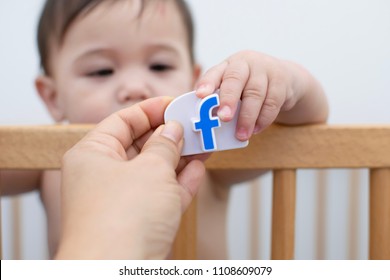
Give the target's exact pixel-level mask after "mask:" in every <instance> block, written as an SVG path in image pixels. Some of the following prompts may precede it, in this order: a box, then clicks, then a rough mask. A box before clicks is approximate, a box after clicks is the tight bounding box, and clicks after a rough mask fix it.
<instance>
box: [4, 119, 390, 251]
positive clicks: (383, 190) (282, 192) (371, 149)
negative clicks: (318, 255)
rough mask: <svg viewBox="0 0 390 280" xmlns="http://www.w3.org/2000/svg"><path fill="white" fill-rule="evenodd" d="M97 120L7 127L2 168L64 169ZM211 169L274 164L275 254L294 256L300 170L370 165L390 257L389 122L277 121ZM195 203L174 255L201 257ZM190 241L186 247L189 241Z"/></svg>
mask: <svg viewBox="0 0 390 280" xmlns="http://www.w3.org/2000/svg"><path fill="white" fill-rule="evenodd" d="M89 129H91V126H75V125H71V126H25V127H0V169H57V168H59V167H60V163H61V157H62V155H63V154H64V152H65V151H66V150H68V149H69V148H70V147H71V146H72V145H73V144H74V143H76V142H77V141H78V140H79V139H80V138H81V137H83V136H84V135H85V133H86V132H87V131H88V130H89ZM207 167H208V168H209V169H272V170H273V173H274V183H273V217H272V245H271V247H272V254H271V256H272V258H273V259H292V258H293V257H294V232H295V228H294V224H295V188H296V187H295V182H296V170H297V169H301V168H368V169H370V215H369V217H370V234H369V236H370V242H369V245H370V250H369V257H370V258H371V259H390V125H377V126H372V125H370V126H331V125H308V126H299V127H285V126H277V125H274V126H272V127H270V128H269V129H267V130H266V131H265V132H263V133H262V134H260V135H258V136H256V137H253V138H252V139H251V141H250V145H249V146H248V147H247V148H246V149H241V150H233V151H225V152H219V153H215V154H214V155H213V156H212V157H211V158H210V159H209V160H208V161H207ZM195 213H196V205H195V204H194V205H192V206H191V207H190V209H189V210H188V211H187V213H186V214H185V217H184V219H183V222H182V226H181V228H180V230H179V233H178V237H177V242H176V243H175V246H174V255H175V258H178V259H194V258H196V236H195V232H196V222H195V221H196V218H195ZM183 244H185V246H183Z"/></svg>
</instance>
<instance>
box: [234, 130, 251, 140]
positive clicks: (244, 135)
mask: <svg viewBox="0 0 390 280" xmlns="http://www.w3.org/2000/svg"><path fill="white" fill-rule="evenodd" d="M236 136H237V138H238V140H242V141H245V140H248V138H249V137H248V131H247V130H246V129H245V128H243V127H241V128H239V129H238V130H237V133H236Z"/></svg>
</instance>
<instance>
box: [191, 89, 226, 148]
mask: <svg viewBox="0 0 390 280" xmlns="http://www.w3.org/2000/svg"><path fill="white" fill-rule="evenodd" d="M216 106H219V96H218V94H212V95H209V96H207V97H205V98H204V99H202V101H201V103H200V105H199V109H198V110H199V120H193V121H192V122H193V129H194V131H200V132H201V134H202V145H203V147H202V148H203V151H205V152H207V151H214V150H216V149H217V145H216V143H215V136H214V129H213V128H214V127H220V126H221V123H220V121H219V118H218V117H213V116H212V110H213V108H214V107H216Z"/></svg>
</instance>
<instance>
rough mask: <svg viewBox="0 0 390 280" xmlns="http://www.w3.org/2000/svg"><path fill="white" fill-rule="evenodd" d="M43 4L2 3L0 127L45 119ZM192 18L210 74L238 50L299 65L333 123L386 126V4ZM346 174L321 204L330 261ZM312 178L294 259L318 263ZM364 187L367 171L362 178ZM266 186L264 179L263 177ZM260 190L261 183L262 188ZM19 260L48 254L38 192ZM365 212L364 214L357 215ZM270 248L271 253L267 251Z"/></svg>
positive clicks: (226, 6)
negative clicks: (38, 82) (40, 45)
mask: <svg viewBox="0 0 390 280" xmlns="http://www.w3.org/2000/svg"><path fill="white" fill-rule="evenodd" d="M42 2H43V1H42V0H29V1H21V0H15V1H6V0H0V63H1V66H0V124H1V125H4V124H42V123H51V120H50V118H49V116H48V114H47V113H46V111H45V108H44V107H43V105H42V104H41V102H40V101H39V99H38V97H37V95H36V93H35V90H34V87H33V79H34V76H35V75H36V74H37V73H38V69H39V67H38V58H37V50H36V45H35V30H36V24H37V17H38V14H39V11H40V8H41V5H42ZM188 2H189V3H190V6H191V7H192V9H193V13H194V17H195V22H196V28H197V32H196V35H197V36H196V37H197V38H196V53H197V58H198V60H199V61H200V63H201V64H202V65H203V66H204V69H207V68H209V67H211V66H213V65H214V64H216V63H218V62H220V61H221V60H223V59H224V58H226V57H227V56H229V55H231V54H233V53H234V52H236V51H239V50H242V49H254V50H258V51H262V52H265V53H268V54H271V55H273V56H277V57H280V58H285V59H289V60H293V61H296V62H299V63H300V64H302V65H304V66H305V67H306V68H308V69H309V70H310V71H311V72H312V73H313V74H314V75H315V76H316V77H317V78H318V79H319V80H320V81H321V83H322V84H323V86H324V88H325V90H326V92H327V95H328V97H329V103H330V108H331V114H330V119H329V122H330V123H332V124H335V123H337V124H339V123H343V124H345V123H346V124H355V123H365V124H369V123H389V122H390V111H389V109H388V107H389V105H390V94H389V91H390V90H389V89H390V2H389V1H386V0H370V1H369V0H366V1H352V0H340V1H335V0H333V1H325V0H317V1H309V0H295V1H287V0H273V1H271V0H268V1H267V0H257V1H254V0H240V1H237V0H236V1H233V0H213V1H207V0H197V1H195V0H190V1H188ZM348 174H349V173H347V172H345V171H343V170H341V171H332V172H330V174H329V181H330V184H329V186H328V188H327V190H326V192H325V196H326V197H324V199H325V198H326V199H325V200H326V205H327V211H326V228H327V231H326V234H327V238H326V240H325V243H326V244H325V246H326V248H327V249H326V252H325V254H324V255H322V257H325V258H330V259H343V258H351V256H350V255H349V254H348V245H347V244H348V234H349V232H348V229H347V227H346V224H348V221H349V219H350V218H349V216H347V214H343V213H345V210H346V209H347V205H348V203H349V200H348V196H349V190H348V188H346V187H343V185H345V184H347V183H348V178H349V177H348V176H349V175H348ZM315 176H316V175H315V173H314V172H311V171H302V172H300V173H299V177H298V198H297V236H296V257H297V258H303V259H309V258H316V257H318V255H316V234H317V235H318V233H317V232H316V230H315V228H316V205H315V203H316V196H317V195H318V193H317V191H316V189H315V188H313V187H312V185H313V182H314V181H315ZM360 176H361V178H362V179H363V181H365V180H366V179H367V174H366V172H364V171H363V172H361V174H360ZM263 181H264V184H265V185H267V184H268V183H269V181H270V176H266V177H265V179H264V180H263ZM262 185H263V183H262ZM359 190H360V191H359V202H361V204H360V205H361V207H360V210H359V216H360V217H361V219H360V220H359V223H358V225H359V230H360V232H362V233H361V234H359V236H358V243H359V246H358V248H359V249H358V252H357V254H356V255H354V256H353V257H354V258H355V257H356V258H362V259H364V258H367V223H368V221H367V215H366V214H362V213H364V212H365V211H366V210H367V205H368V201H367V186H366V184H362V186H360V187H359ZM248 197H249V189H248V188H247V187H239V188H235V189H234V196H233V198H232V203H231V207H230V211H229V244H230V255H231V257H232V258H248V257H249V255H248V254H249V251H250V244H249V243H248V241H247V239H248V238H247V237H248V230H246V228H247V226H248V223H249V222H248V218H247V217H248V215H247V214H246V213H247V211H248V210H247V204H248V203H247V202H248ZM269 200H270V190H269V187H261V190H260V208H261V209H260V211H261V217H262V218H263V219H262V222H261V229H260V232H261V242H260V246H259V256H260V257H261V258H269V244H268V243H269V229H268V228H267V227H268V226H269V205H270V201H269ZM23 201H25V202H24V204H23V213H25V215H24V216H23V232H24V237H23V244H22V245H23V248H24V249H23V258H26V259H35V258H38V259H39V258H45V257H46V256H47V253H46V249H45V230H44V226H45V221H44V216H43V211H42V209H41V206H40V203H39V200H38V199H37V195H36V194H32V195H28V196H27V198H24V199H23ZM9 205H10V201H9V199H2V207H3V211H2V215H3V219H2V221H3V249H4V256H5V258H7V257H8V258H10V257H11V256H12V255H11V241H12V233H11V232H10V231H9V228H10V227H11V219H12V217H11V216H10V212H9ZM360 212H361V213H360ZM267 246H268V247H267Z"/></svg>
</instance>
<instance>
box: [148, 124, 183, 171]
mask: <svg viewBox="0 0 390 280" xmlns="http://www.w3.org/2000/svg"><path fill="white" fill-rule="evenodd" d="M182 148H183V127H182V126H181V125H180V124H179V123H178V122H175V121H170V122H168V123H167V124H165V125H162V126H160V127H159V128H158V129H156V131H155V132H154V133H153V134H152V136H151V137H150V138H149V139H148V141H146V143H145V144H144V146H143V147H142V151H141V154H146V153H150V154H152V155H154V156H156V155H157V156H160V157H161V158H163V159H165V160H166V161H167V163H168V164H169V165H170V166H172V168H173V169H176V167H177V165H178V164H179V160H180V153H181V150H182Z"/></svg>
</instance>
